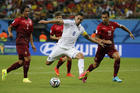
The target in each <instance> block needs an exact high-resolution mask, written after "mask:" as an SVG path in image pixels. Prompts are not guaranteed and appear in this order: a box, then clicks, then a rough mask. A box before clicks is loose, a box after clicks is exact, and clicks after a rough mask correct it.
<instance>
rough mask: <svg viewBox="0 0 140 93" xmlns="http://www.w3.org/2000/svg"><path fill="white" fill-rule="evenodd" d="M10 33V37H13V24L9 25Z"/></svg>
mask: <svg viewBox="0 0 140 93" xmlns="http://www.w3.org/2000/svg"><path fill="white" fill-rule="evenodd" d="M8 33H9V37H11V38H12V37H13V34H12V25H10V26H9V27H8Z"/></svg>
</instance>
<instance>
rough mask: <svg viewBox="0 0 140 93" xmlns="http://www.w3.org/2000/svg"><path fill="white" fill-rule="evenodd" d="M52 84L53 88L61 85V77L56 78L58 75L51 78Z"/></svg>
mask: <svg viewBox="0 0 140 93" xmlns="http://www.w3.org/2000/svg"><path fill="white" fill-rule="evenodd" d="M50 85H51V86H52V87H53V88H57V87H59V85H60V79H59V78H56V77H53V78H51V80H50Z"/></svg>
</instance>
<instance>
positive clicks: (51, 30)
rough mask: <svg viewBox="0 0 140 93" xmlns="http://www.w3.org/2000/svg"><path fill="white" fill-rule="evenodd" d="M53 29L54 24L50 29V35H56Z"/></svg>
mask: <svg viewBox="0 0 140 93" xmlns="http://www.w3.org/2000/svg"><path fill="white" fill-rule="evenodd" d="M53 29H54V25H53V26H52V27H51V29H50V35H52V36H53V35H54V30H53Z"/></svg>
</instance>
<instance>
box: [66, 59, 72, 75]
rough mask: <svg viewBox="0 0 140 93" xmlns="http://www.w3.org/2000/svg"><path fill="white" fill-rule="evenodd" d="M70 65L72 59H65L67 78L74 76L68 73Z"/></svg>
mask: <svg viewBox="0 0 140 93" xmlns="http://www.w3.org/2000/svg"><path fill="white" fill-rule="evenodd" d="M71 65H72V59H71V58H69V57H68V59H67V76H68V77H74V75H72V74H71V73H70V71H71Z"/></svg>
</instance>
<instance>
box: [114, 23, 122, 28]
mask: <svg viewBox="0 0 140 93" xmlns="http://www.w3.org/2000/svg"><path fill="white" fill-rule="evenodd" d="M113 26H114V28H119V27H120V26H121V25H120V24H119V23H117V22H114V24H113Z"/></svg>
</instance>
